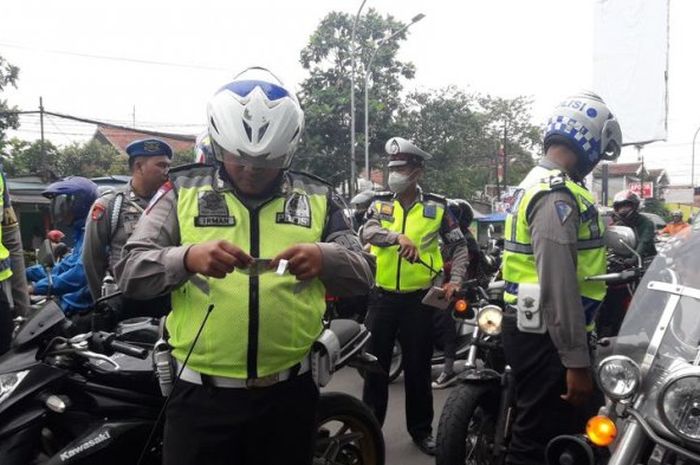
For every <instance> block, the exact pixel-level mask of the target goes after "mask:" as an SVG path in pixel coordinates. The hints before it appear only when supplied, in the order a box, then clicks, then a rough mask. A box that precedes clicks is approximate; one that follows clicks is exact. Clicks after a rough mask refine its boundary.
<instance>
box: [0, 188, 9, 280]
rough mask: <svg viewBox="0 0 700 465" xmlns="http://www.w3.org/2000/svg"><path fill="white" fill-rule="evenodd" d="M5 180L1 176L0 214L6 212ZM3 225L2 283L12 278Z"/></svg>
mask: <svg viewBox="0 0 700 465" xmlns="http://www.w3.org/2000/svg"><path fill="white" fill-rule="evenodd" d="M4 199H5V178H4V176H0V212H4V211H5V200H4ZM2 233H3V231H2V225H0V282H2V281H5V280H6V279H8V278H9V277H11V276H12V262H11V260H10V251H9V250H7V247H5V245H4V244H3V243H2Z"/></svg>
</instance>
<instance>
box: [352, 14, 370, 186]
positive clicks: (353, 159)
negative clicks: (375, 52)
mask: <svg viewBox="0 0 700 465" xmlns="http://www.w3.org/2000/svg"><path fill="white" fill-rule="evenodd" d="M366 2H367V0H362V4H361V5H360V8H359V9H358V10H357V14H356V15H355V21H354V22H353V23H352V38H351V39H350V186H349V187H350V197H351V198H352V196H353V195H355V180H356V179H357V165H356V163H355V52H356V51H357V50H356V49H355V32H356V31H357V22H358V21H359V20H360V13H361V12H362V8H364V6H365V3H366Z"/></svg>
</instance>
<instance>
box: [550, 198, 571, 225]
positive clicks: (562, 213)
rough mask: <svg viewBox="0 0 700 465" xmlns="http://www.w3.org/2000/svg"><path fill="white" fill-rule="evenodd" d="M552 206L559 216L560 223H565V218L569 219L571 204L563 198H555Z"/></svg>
mask: <svg viewBox="0 0 700 465" xmlns="http://www.w3.org/2000/svg"><path fill="white" fill-rule="evenodd" d="M554 208H555V209H556V210H557V216H558V217H559V221H560V222H561V224H564V223H566V220H568V219H569V217H570V216H571V213H572V212H573V211H574V209H573V208H572V207H571V205H569V204H568V203H566V202H564V201H563V200H557V201H556V202H554Z"/></svg>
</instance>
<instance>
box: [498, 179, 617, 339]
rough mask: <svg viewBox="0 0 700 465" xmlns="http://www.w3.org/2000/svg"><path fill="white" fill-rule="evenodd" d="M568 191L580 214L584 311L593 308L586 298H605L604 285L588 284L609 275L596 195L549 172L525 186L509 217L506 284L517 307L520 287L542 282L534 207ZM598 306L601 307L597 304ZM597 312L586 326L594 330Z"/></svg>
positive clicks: (579, 265) (508, 295)
mask: <svg viewBox="0 0 700 465" xmlns="http://www.w3.org/2000/svg"><path fill="white" fill-rule="evenodd" d="M555 189H566V190H567V191H568V192H569V193H570V194H571V195H572V197H573V198H574V199H575V200H576V205H577V206H578V212H579V228H578V243H577V248H578V254H577V270H576V273H577V277H578V285H579V290H580V292H581V297H582V298H583V300H584V308H585V309H587V308H592V307H593V306H592V305H588V304H587V303H586V299H589V300H592V301H595V302H600V301H602V300H603V298H604V297H605V292H606V286H605V283H604V282H594V281H586V280H585V278H586V277H587V276H592V275H597V274H602V273H605V272H606V267H607V263H606V253H605V245H604V243H603V233H604V231H605V226H604V224H603V222H602V220H601V218H600V216H599V215H598V210H597V209H596V207H595V199H594V198H593V196H592V194H591V193H590V192H589V191H588V190H587V189H586V188H584V187H582V186H581V185H579V184H577V183H575V182H574V181H572V180H571V179H570V178H569V177H568V176H566V175H565V174H564V173H563V172H562V171H561V170H557V169H554V170H545V171H543V175H542V177H541V180H540V181H539V182H535V183H534V184H533V185H531V186H526V187H524V188H523V189H522V190H521V191H520V192H519V193H518V194H517V195H518V198H517V200H516V203H515V205H514V206H513V210H512V212H511V213H510V214H508V216H507V217H506V224H505V244H504V247H505V251H504V254H503V278H504V279H505V281H506V292H505V300H506V302H507V303H510V304H514V303H515V302H516V301H517V290H518V285H519V284H521V283H531V284H535V283H538V282H539V279H538V276H537V265H536V264H535V256H534V254H533V250H532V238H531V237H530V225H529V224H528V214H529V211H530V207H531V206H532V205H534V202H535V201H536V200H537V199H538V198H540V197H541V196H542V195H544V194H546V193H548V192H550V191H552V190H555ZM595 307H597V305H595ZM593 316H594V315H593V313H592V312H587V314H586V325H587V327H588V329H589V330H590V329H592V326H591V323H592V320H593Z"/></svg>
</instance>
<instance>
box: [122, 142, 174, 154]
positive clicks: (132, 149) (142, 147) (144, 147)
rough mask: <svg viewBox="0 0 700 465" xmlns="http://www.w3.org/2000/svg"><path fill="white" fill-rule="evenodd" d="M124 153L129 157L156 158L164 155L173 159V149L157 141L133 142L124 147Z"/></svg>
mask: <svg viewBox="0 0 700 465" xmlns="http://www.w3.org/2000/svg"><path fill="white" fill-rule="evenodd" d="M126 153H127V154H129V157H156V156H158V155H165V156H167V157H168V158H173V149H172V148H170V146H169V145H168V144H166V143H165V142H163V141H162V140H159V139H141V140H135V141H133V142H132V143H130V144H129V145H127V146H126Z"/></svg>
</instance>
